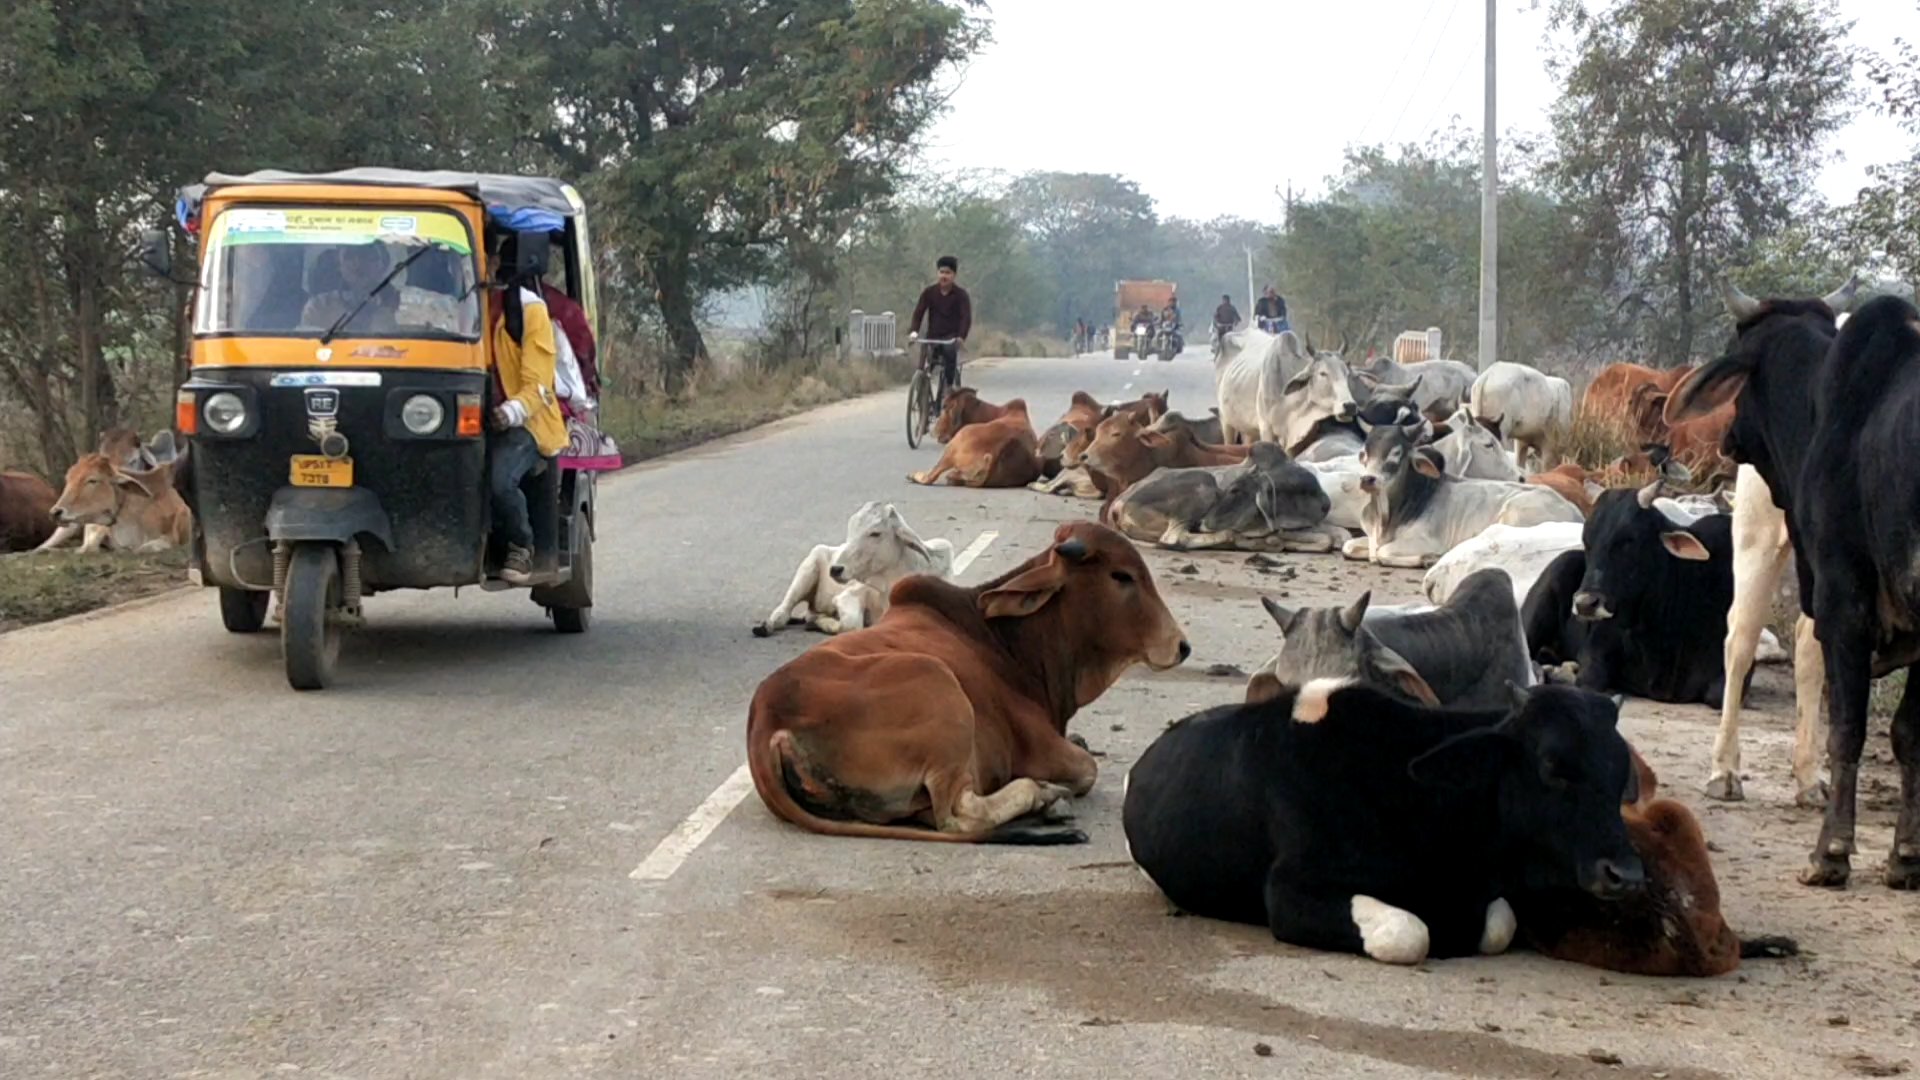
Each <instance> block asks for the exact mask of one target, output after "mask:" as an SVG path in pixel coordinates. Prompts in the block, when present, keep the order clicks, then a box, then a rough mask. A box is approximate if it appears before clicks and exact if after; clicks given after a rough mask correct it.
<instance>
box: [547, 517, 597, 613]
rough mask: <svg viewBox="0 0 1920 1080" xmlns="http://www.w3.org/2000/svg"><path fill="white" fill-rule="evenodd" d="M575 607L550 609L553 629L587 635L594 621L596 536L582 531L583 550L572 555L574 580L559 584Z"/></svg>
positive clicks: (581, 547)
mask: <svg viewBox="0 0 1920 1080" xmlns="http://www.w3.org/2000/svg"><path fill="white" fill-rule="evenodd" d="M560 591H561V592H562V593H563V594H564V598H565V599H566V600H567V601H568V603H570V604H572V605H573V606H570V607H560V606H557V605H556V606H552V607H549V608H547V612H548V614H550V615H552V616H553V628H554V629H555V630H558V631H560V632H561V633H563V634H584V633H586V631H587V627H589V626H591V625H592V624H593V537H592V536H590V535H588V534H586V533H585V532H582V533H581V535H580V551H579V552H578V553H577V554H575V555H574V557H573V580H571V581H569V582H567V583H566V584H565V585H563V586H561V587H560Z"/></svg>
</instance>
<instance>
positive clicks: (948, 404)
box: [933, 386, 1007, 446]
mask: <svg viewBox="0 0 1920 1080" xmlns="http://www.w3.org/2000/svg"><path fill="white" fill-rule="evenodd" d="M1006 413H1007V409H1006V406H1004V405H995V404H993V403H992V402H990V401H982V400H980V394H979V393H978V392H977V391H975V390H974V389H973V387H971V386H956V387H954V388H953V389H952V390H949V391H947V397H946V400H944V401H942V402H941V403H940V416H939V418H938V419H936V420H935V421H934V422H933V437H934V439H935V441H937V442H939V443H940V445H942V446H945V445H946V444H948V443H950V442H952V441H953V437H954V436H955V435H957V434H959V433H960V430H961V429H962V428H964V427H966V426H967V425H969V424H984V423H986V422H987V421H989V420H998V419H1000V418H1001V417H1002V416H1005V415H1006Z"/></svg>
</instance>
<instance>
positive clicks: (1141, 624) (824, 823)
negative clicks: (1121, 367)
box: [747, 522, 1191, 844]
mask: <svg viewBox="0 0 1920 1080" xmlns="http://www.w3.org/2000/svg"><path fill="white" fill-rule="evenodd" d="M891 599H892V605H891V606H890V607H889V608H888V609H887V613H886V614H885V615H884V616H882V617H881V619H880V621H879V622H878V623H876V624H875V625H873V626H871V627H869V628H867V629H865V630H856V631H854V632H853V633H850V634H845V635H842V636H840V637H837V638H834V639H832V640H831V641H827V642H825V643H823V644H820V645H816V646H814V647H813V648H812V649H809V650H808V651H807V652H805V653H802V654H801V655H800V656H799V657H798V658H796V659H794V660H793V661H791V662H789V663H788V664H786V665H785V666H784V667H781V668H780V669H779V670H777V671H775V672H774V673H773V674H771V675H769V676H767V678H766V680H765V681H764V682H762V683H761V684H760V688H759V690H757V691H756V692H755V693H754V696H753V704H752V706H751V707H750V710H749V712H748V716H747V762H748V765H749V766H750V767H751V770H752V773H753V784H754V787H755V788H756V789H758V790H759V792H760V798H761V799H762V800H763V801H764V802H765V803H766V804H767V807H768V809H770V810H772V811H773V812H774V813H775V814H776V815H778V816H780V817H782V818H785V819H786V820H788V821H791V822H793V823H794V824H796V825H800V826H803V827H805V828H807V829H811V830H813V831H814V832H819V833H826V834H828V835H833V836H865V837H873V838H881V839H899V840H939V841H946V842H950V843H982V842H984V843H1043V844H1046V843H1079V842H1082V841H1084V840H1085V839H1086V834H1085V833H1082V832H1080V831H1078V830H1075V829H1069V828H1064V827H1061V826H1059V825H1057V824H1055V825H1051V826H1048V825H1045V824H1042V823H1040V822H1037V821H1021V820H1020V819H1022V818H1026V817H1028V816H1029V815H1032V814H1035V813H1037V812H1039V811H1042V810H1045V809H1047V808H1048V807H1050V806H1052V805H1053V804H1054V803H1055V802H1057V801H1059V800H1060V799H1062V798H1065V797H1067V796H1069V795H1072V796H1079V795H1084V794H1086V793H1087V792H1088V791H1089V790H1091V789H1092V787H1093V782H1094V778H1095V776H1096V775H1097V774H1098V766H1097V765H1096V764H1095V762H1094V759H1093V756H1092V755H1091V754H1089V753H1088V752H1087V751H1086V750H1085V749H1083V748H1082V747H1080V746H1077V745H1075V744H1074V743H1073V742H1071V741H1069V740H1068V739H1067V734H1066V732H1067V722H1068V721H1069V720H1071V719H1072V718H1073V715H1074V713H1076V712H1077V711H1079V710H1080V709H1081V708H1083V707H1085V706H1086V705H1089V704H1091V703H1092V702H1093V701H1094V699H1096V698H1098V697H1099V696H1100V695H1101V694H1103V693H1105V692H1106V690H1107V688H1108V687H1110V686H1112V685H1113V683H1114V682H1115V680H1117V679H1119V677H1120V675H1121V673H1122V672H1124V671H1126V670H1127V669H1128V668H1130V667H1132V666H1133V665H1134V664H1137V663H1145V664H1147V665H1148V666H1149V667H1152V668H1154V669H1155V670H1161V671H1164V670H1167V669H1169V668H1172V667H1174V666H1176V665H1178V664H1180V663H1181V662H1182V661H1184V660H1185V659H1186V658H1187V656H1188V654H1189V653H1190V652H1191V649H1190V648H1189V647H1188V645H1187V639H1186V633H1185V631H1183V630H1182V629H1181V627H1180V623H1179V622H1178V621H1177V620H1175V619H1174V617H1173V614H1172V613H1171V612H1169V611H1168V610H1167V606H1166V604H1165V603H1164V602H1163V601H1162V600H1161V599H1160V594H1159V592H1158V591H1157V590H1156V589H1155V588H1154V584H1153V577H1152V575H1151V574H1150V573H1149V572H1148V570H1147V565H1146V563H1145V561H1144V560H1142V559H1141V557H1140V553H1139V552H1138V551H1137V550H1135V548H1134V546H1133V545H1132V544H1131V543H1129V542H1128V541H1127V540H1126V538H1124V537H1122V536H1121V535H1120V534H1118V533H1116V532H1114V531H1113V530H1111V529H1108V528H1105V527H1104V526H1100V525H1095V524H1093V523H1091V522H1074V523H1071V524H1066V525H1062V526H1060V527H1059V528H1058V529H1057V530H1055V532H1054V534H1053V545H1052V546H1051V547H1050V548H1048V549H1047V550H1046V551H1045V552H1043V553H1041V554H1039V555H1036V556H1034V557H1033V558H1031V559H1028V560H1027V561H1026V562H1024V563H1022V564H1021V565H1020V566H1018V567H1015V568H1014V569H1013V570H1012V571H1010V572H1009V573H1007V574H1004V575H1002V576H1001V577H999V578H996V579H995V580H993V581H990V582H987V583H986V584H984V585H978V586H974V587H973V588H962V587H961V586H958V585H953V584H950V583H948V582H945V581H941V580H939V579H937V578H933V577H930V576H926V575H915V576H913V577H908V578H905V579H903V580H901V581H900V582H898V583H897V584H895V585H894V587H893V594H892V598H891Z"/></svg>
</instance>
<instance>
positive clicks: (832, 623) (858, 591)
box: [813, 585, 867, 634]
mask: <svg viewBox="0 0 1920 1080" xmlns="http://www.w3.org/2000/svg"><path fill="white" fill-rule="evenodd" d="M865 598H866V587H865V586H862V585H849V586H847V587H846V588H844V589H841V590H840V592H839V593H838V594H837V595H836V596H834V598H833V614H831V615H827V614H824V613H823V614H816V615H815V616H814V617H813V627H814V629H816V630H818V631H820V632H821V633H823V634H844V633H846V632H847V631H849V630H859V629H862V628H864V627H865V626H866V625H867V612H866V603H865Z"/></svg>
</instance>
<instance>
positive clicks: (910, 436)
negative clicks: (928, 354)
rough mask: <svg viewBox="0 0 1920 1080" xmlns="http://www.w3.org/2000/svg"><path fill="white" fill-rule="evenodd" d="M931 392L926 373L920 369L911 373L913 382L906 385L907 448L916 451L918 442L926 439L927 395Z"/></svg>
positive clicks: (928, 424) (923, 369) (927, 425)
mask: <svg viewBox="0 0 1920 1080" xmlns="http://www.w3.org/2000/svg"><path fill="white" fill-rule="evenodd" d="M931 392H932V390H931V388H930V387H928V385H927V372H926V369H925V368H921V369H920V370H918V371H915V372H914V373H913V382H911V383H909V384H908V385H907V447H908V449H912V450H918V449H919V448H920V440H921V439H923V438H925V437H926V434H927V428H928V427H929V426H931V425H930V423H929V421H928V420H927V405H928V395H929V394H931Z"/></svg>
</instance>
